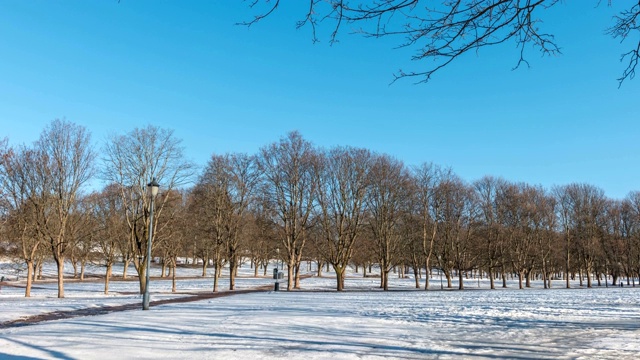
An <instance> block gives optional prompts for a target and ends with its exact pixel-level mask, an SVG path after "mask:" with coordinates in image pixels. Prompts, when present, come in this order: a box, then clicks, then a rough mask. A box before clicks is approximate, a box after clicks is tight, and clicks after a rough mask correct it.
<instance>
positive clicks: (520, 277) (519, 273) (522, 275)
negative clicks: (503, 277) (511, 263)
mask: <svg viewBox="0 0 640 360" xmlns="http://www.w3.org/2000/svg"><path fill="white" fill-rule="evenodd" d="M523 277H524V271H522V270H518V289H520V290H522V289H524V285H523V283H522V278H523Z"/></svg>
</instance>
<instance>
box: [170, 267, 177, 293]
mask: <svg viewBox="0 0 640 360" xmlns="http://www.w3.org/2000/svg"><path fill="white" fill-rule="evenodd" d="M171 265H172V266H171V270H172V274H171V292H172V293H175V292H176V260H175V259H174V260H173V264H171Z"/></svg>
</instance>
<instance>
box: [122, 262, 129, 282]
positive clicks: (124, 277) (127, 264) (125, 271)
mask: <svg viewBox="0 0 640 360" xmlns="http://www.w3.org/2000/svg"><path fill="white" fill-rule="evenodd" d="M129 264H131V261H130V260H128V259H127V260H125V261H124V264H123V266H124V267H123V268H122V280H127V269H128V268H129Z"/></svg>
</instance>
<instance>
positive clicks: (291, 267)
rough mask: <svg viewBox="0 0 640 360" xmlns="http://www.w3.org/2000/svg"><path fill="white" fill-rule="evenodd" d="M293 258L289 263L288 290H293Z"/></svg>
mask: <svg viewBox="0 0 640 360" xmlns="http://www.w3.org/2000/svg"><path fill="white" fill-rule="evenodd" d="M293 266H294V265H293V260H289V263H288V264H287V291H291V290H293Z"/></svg>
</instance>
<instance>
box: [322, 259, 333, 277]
mask: <svg viewBox="0 0 640 360" xmlns="http://www.w3.org/2000/svg"><path fill="white" fill-rule="evenodd" d="M322 265H323V264H322V261H320V260H318V277H322ZM334 268H335V267H334Z"/></svg>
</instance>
